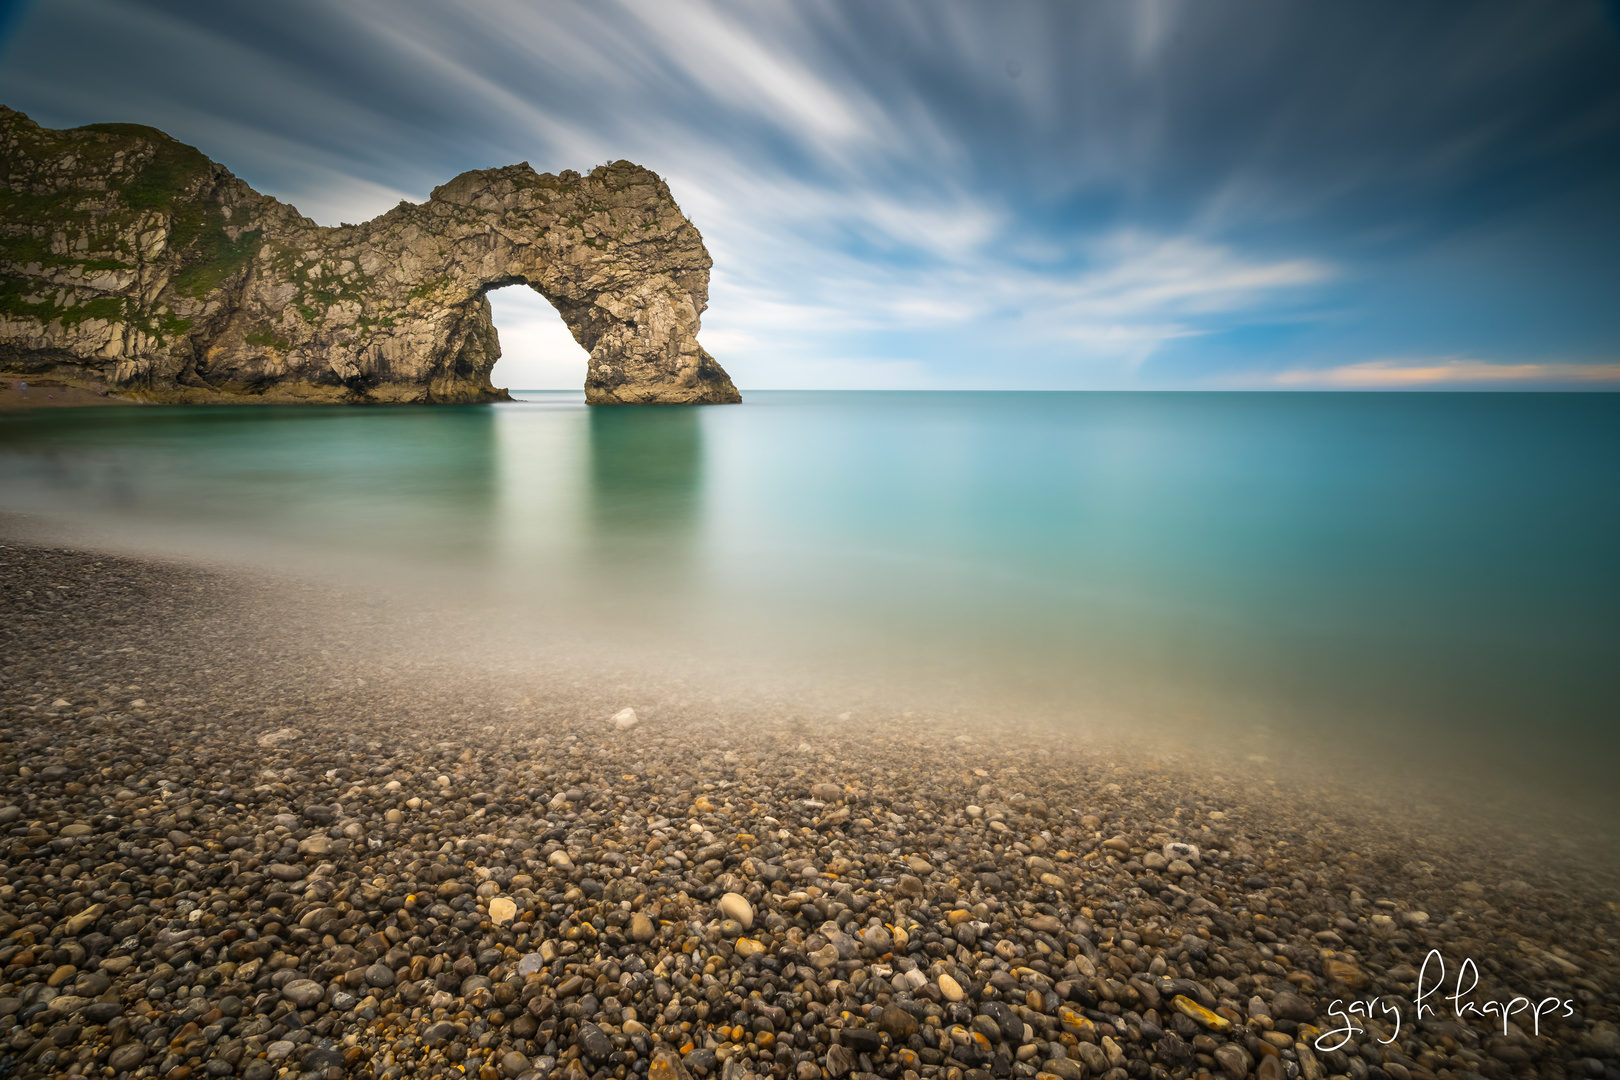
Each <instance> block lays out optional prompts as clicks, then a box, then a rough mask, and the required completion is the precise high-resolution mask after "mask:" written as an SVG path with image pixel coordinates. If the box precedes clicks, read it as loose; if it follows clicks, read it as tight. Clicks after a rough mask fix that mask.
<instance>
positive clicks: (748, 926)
mask: <svg viewBox="0 0 1620 1080" xmlns="http://www.w3.org/2000/svg"><path fill="white" fill-rule="evenodd" d="M718 907H719V909H720V914H721V916H722V917H724V918H727V919H731V920H733V921H734V922H736V923H737V924H738V925H739V926H741V927H742V928H743V929H744V930H752V929H753V927H754V908H753V905H751V904H750V903H749V902H748V900H747V899H746V898H744V897H743V896H741V895H740V894H738V893H734V892H728V893H726V894H725V895H724V896H722V897H720V903H719V905H718Z"/></svg>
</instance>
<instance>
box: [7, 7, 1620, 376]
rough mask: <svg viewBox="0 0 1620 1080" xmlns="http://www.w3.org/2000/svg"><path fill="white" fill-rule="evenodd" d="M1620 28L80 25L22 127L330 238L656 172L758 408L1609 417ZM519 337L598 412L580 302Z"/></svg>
mask: <svg viewBox="0 0 1620 1080" xmlns="http://www.w3.org/2000/svg"><path fill="white" fill-rule="evenodd" d="M1614 10H1615V9H1614V8H1613V6H1603V5H1599V4H1596V3H1586V2H1558V3H1551V4H1533V5H1526V4H1520V3H1473V4H1466V5H1464V4H1441V5H1417V6H1413V5H1409V4H1401V3H1393V2H1366V3H1356V4H1341V5H1326V4H1296V3H1280V2H1278V3H1246V2H1233V3H1220V4H1213V3H1193V2H1184V3H1175V2H1168V0H1138V2H1133V3H1129V4H1124V3H1115V2H1108V3H1074V2H1067V0H1066V2H1062V3H1051V4H1038V3H1021V4H1015V5H1007V4H967V3H937V2H916V3H901V2H893V3H884V4H870V3H860V2H846V3H824V4H815V5H808V4H793V3H758V2H750V3H735V4H726V3H683V2H669V0H658V2H656V3H632V4H617V3H606V2H602V3H597V2H593V3H545V4H534V3H524V2H518V0H489V2H483V3H479V4H476V5H449V4H439V3H427V2H414V0H386V2H385V0H351V2H348V3H344V4H341V5H331V4H323V3H314V2H310V0H292V2H288V3H281V4H275V5H263V4H247V3H241V2H236V0H230V2H224V3H221V2H217V0H210V2H207V3H202V2H184V0H173V2H166V3H157V2H141V0H43V2H38V3H34V4H23V5H21V6H20V7H19V6H18V5H8V8H7V11H6V12H5V14H4V15H0V35H3V36H0V50H3V51H0V101H3V102H5V103H6V104H8V105H11V106H12V107H14V108H18V109H21V110H23V111H25V112H27V113H28V114H29V115H30V116H32V117H33V118H34V119H36V120H38V121H39V122H41V123H43V124H45V125H47V126H52V127H64V126H73V125H78V124H83V123H89V122H93V121H109V120H119V121H135V122H142V123H148V124H152V125H155V126H158V127H160V128H163V129H164V130H166V131H168V132H170V133H172V134H174V135H175V136H176V137H178V138H180V139H182V140H184V141H187V142H190V143H192V144H194V145H196V146H198V147H199V148H201V149H202V150H203V151H204V152H206V153H207V154H209V155H210V156H211V157H213V158H215V159H216V160H218V161H221V162H223V163H225V164H226V165H228V166H229V167H230V168H231V169H232V170H233V171H235V172H236V173H237V174H238V175H240V176H242V177H243V178H244V179H246V180H247V181H249V182H250V183H252V184H253V185H254V186H255V187H257V188H259V189H260V190H262V191H265V192H267V193H270V194H273V195H275V196H277V197H278V198H281V199H284V200H286V201H289V202H292V203H294V204H295V205H297V206H298V207H299V208H300V209H301V210H302V211H304V212H305V213H306V214H309V215H311V216H312V217H314V218H316V219H317V220H318V221H321V222H323V223H325V224H337V223H338V222H340V221H343V220H348V221H357V220H361V219H365V218H369V217H372V216H374V215H376V214H378V213H381V212H382V211H384V210H386V209H387V208H388V207H390V206H391V205H393V204H394V203H395V202H397V201H398V200H400V199H410V200H421V199H424V198H425V197H426V196H427V194H428V192H429V191H430V190H431V188H432V187H433V186H434V185H436V184H438V183H442V182H443V181H445V180H447V179H448V178H450V177H451V176H453V175H455V174H456V173H458V172H461V171H463V170H466V169H469V168H482V167H488V166H492V165H501V164H508V163H512V162H516V161H522V160H527V161H529V162H531V163H532V164H533V165H534V166H535V167H536V168H537V169H540V170H541V171H558V170H562V169H566V168H575V169H581V170H585V169H589V168H591V167H592V166H594V165H597V164H600V163H602V162H604V161H608V160H612V159H618V158H628V159H630V160H633V161H635V162H637V163H639V164H642V165H645V166H647V167H649V168H651V169H654V170H656V171H658V172H659V173H660V174H662V175H664V176H665V177H666V178H667V179H668V180H669V182H670V185H671V188H672V190H673V192H674V194H675V196H676V198H677V200H678V201H679V202H680V204H681V206H682V208H683V209H684V210H685V211H686V212H687V213H688V215H689V216H690V217H691V218H692V220H693V221H694V222H695V223H696V224H697V225H698V227H699V228H700V229H701V230H702V231H703V233H704V236H705V237H706V239H707V242H708V245H709V248H710V251H711V252H712V254H713V255H714V258H715V262H716V267H715V273H714V283H713V289H712V294H711V306H710V311H709V313H708V315H707V317H706V320H705V330H704V333H703V343H704V344H705V345H706V346H707V347H708V349H709V350H710V351H711V352H712V353H714V354H715V356H716V357H717V358H718V359H719V360H720V361H721V363H722V364H724V365H725V366H726V367H727V369H728V370H729V371H730V372H731V373H732V374H733V376H734V378H735V379H736V381H737V382H738V384H739V385H741V386H742V387H744V388H745V389H747V388H750V387H754V388H769V387H789V388H790V387H802V388H821V387H845V388H856V389H873V388H1009V389H1017V388H1116V387H1124V388H1167V387H1182V388H1209V389H1230V388H1279V389H1295V388H1300V389H1312V388H1324V389H1347V390H1357V389H1381V388H1402V389H1425V388H1489V389H1502V388H1582V389H1610V388H1614V387H1616V386H1620V304H1615V303H1614V297H1615V295H1616V293H1617V289H1616V286H1617V284H1620V281H1617V276H1620V275H1617V270H1616V261H1615V258H1614V252H1615V251H1616V250H1620V203H1617V202H1616V200H1615V199H1614V197H1613V195H1614V192H1615V191H1617V190H1620V35H1617V33H1616V20H1615V18H1614ZM493 302H494V303H495V304H496V311H497V325H498V326H499V327H500V328H501V330H502V334H503V340H504V342H505V345H506V355H507V358H506V359H504V360H503V361H502V362H501V365H500V366H499V367H497V369H496V374H495V380H496V382H497V383H498V384H501V385H506V386H513V387H525V386H577V385H578V384H579V382H580V379H581V378H582V375H583V358H582V356H581V354H580V352H579V350H578V348H577V346H574V345H573V344H572V342H571V340H570V339H568V338H567V336H566V334H565V333H564V332H563V331H562V330H561V325H560V322H558V321H557V320H556V318H555V316H554V315H553V314H552V313H551V312H549V311H548V310H547V309H546V308H545V306H544V303H543V301H541V300H540V299H539V298H538V297H534V296H532V295H515V294H509V293H503V294H500V295H498V296H496V297H495V298H494V301H493Z"/></svg>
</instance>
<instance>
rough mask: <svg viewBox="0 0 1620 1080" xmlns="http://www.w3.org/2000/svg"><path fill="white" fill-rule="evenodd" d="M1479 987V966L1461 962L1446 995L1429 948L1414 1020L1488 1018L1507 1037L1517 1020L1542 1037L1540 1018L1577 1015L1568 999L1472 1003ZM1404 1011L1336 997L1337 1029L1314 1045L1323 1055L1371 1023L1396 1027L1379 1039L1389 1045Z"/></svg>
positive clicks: (1332, 1013) (1384, 1001)
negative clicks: (1445, 1016)
mask: <svg viewBox="0 0 1620 1080" xmlns="http://www.w3.org/2000/svg"><path fill="white" fill-rule="evenodd" d="M1478 986H1479V967H1478V965H1476V964H1475V963H1474V961H1473V960H1471V959H1466V958H1465V959H1464V960H1463V962H1462V964H1461V965H1460V966H1459V967H1458V968H1457V973H1456V978H1455V981H1454V982H1453V983H1452V984H1451V985H1450V987H1449V990H1450V992H1449V993H1447V992H1446V991H1447V989H1448V988H1447V985H1446V960H1445V957H1443V956H1441V955H1440V950H1439V949H1430V950H1429V955H1427V956H1425V957H1424V958H1423V967H1422V968H1421V969H1419V971H1418V978H1417V993H1416V995H1415V996H1414V997H1413V1000H1412V1002H1411V1005H1412V1006H1413V1007H1414V1008H1415V1010H1416V1016H1415V1017H1414V1019H1416V1020H1422V1019H1423V1018H1424V1017H1426V1016H1436V1017H1437V1016H1441V1015H1444V1014H1445V1013H1446V1012H1449V1014H1450V1015H1451V1016H1452V1017H1455V1018H1456V1019H1458V1020H1467V1019H1469V1018H1470V1017H1477V1018H1479V1019H1485V1018H1487V1017H1490V1018H1492V1026H1493V1027H1494V1026H1495V1025H1496V1024H1497V1023H1500V1024H1501V1027H1502V1034H1503V1035H1506V1034H1507V1033H1508V1023H1509V1021H1511V1020H1512V1019H1513V1018H1514V1017H1515V1016H1519V1017H1523V1018H1524V1019H1528V1020H1530V1021H1531V1026H1532V1028H1533V1029H1534V1031H1535V1033H1536V1034H1537V1035H1540V1034H1541V1021H1542V1020H1543V1019H1544V1018H1552V1017H1570V1016H1574V1015H1575V1002H1574V1000H1573V999H1570V998H1560V997H1545V998H1542V999H1541V1000H1540V1001H1539V1002H1537V1001H1531V1000H1530V999H1529V998H1527V997H1518V996H1515V997H1511V998H1508V999H1507V1000H1506V1001H1503V1000H1500V999H1497V1000H1487V1001H1475V1000H1473V996H1474V990H1475V988H1476V987H1478ZM1406 1006H1407V1003H1406V1002H1404V1001H1402V1000H1400V999H1398V998H1393V997H1389V996H1384V997H1373V998H1366V999H1352V1000H1348V1001H1347V1000H1345V999H1344V998H1334V999H1333V1004H1332V1005H1330V1006H1328V1011H1327V1015H1328V1018H1329V1019H1330V1020H1332V1021H1334V1023H1335V1026H1334V1027H1332V1028H1330V1029H1328V1030H1326V1031H1324V1032H1322V1033H1321V1034H1320V1035H1318V1036H1317V1037H1316V1039H1315V1040H1314V1042H1313V1043H1312V1045H1314V1046H1315V1047H1316V1049H1318V1050H1321V1051H1323V1052H1328V1051H1333V1050H1339V1049H1342V1048H1344V1047H1345V1046H1347V1045H1348V1044H1349V1043H1350V1041H1351V1039H1352V1038H1354V1036H1355V1035H1357V1034H1358V1033H1361V1032H1365V1031H1366V1030H1367V1028H1366V1024H1365V1021H1367V1020H1373V1019H1377V1020H1380V1021H1391V1022H1393V1023H1394V1025H1395V1027H1394V1030H1393V1031H1392V1032H1391V1034H1390V1036H1389V1038H1387V1039H1385V1038H1381V1037H1380V1038H1379V1039H1378V1041H1379V1042H1380V1043H1383V1044H1385V1045H1388V1044H1389V1043H1392V1042H1394V1041H1395V1040H1396V1039H1398V1038H1400V1034H1401V1021H1402V1015H1403V1014H1402V1010H1403V1008H1405V1007H1406Z"/></svg>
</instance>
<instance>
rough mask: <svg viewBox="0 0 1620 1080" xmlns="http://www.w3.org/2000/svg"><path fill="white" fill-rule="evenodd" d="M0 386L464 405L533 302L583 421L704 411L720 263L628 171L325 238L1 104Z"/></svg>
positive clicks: (194, 169)
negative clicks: (705, 326)
mask: <svg viewBox="0 0 1620 1080" xmlns="http://www.w3.org/2000/svg"><path fill="white" fill-rule="evenodd" d="M0 200H3V201H0V373H4V374H7V375H10V376H13V377H24V378H26V377H30V376H32V377H35V378H39V377H50V378H54V379H59V380H61V381H63V382H66V383H69V384H71V385H77V386H85V387H96V386H98V385H99V386H100V387H101V388H103V389H105V390H106V391H108V392H111V393H116V394H119V395H122V396H125V397H130V398H134V399H138V400H143V401H154V402H227V401H243V400H258V401H274V402H312V403H319V402H334V403H343V402H423V403H450V402H480V401H499V400H503V399H505V398H506V397H507V394H506V391H505V390H501V389H497V388H496V387H495V386H493V385H492V384H491V383H490V369H491V368H492V367H493V366H494V364H495V361H496V360H497V359H498V358H499V357H500V355H501V350H500V343H499V340H498V338H497V337H496V333H495V327H494V324H493V322H492V321H491V317H490V308H489V302H488V300H487V299H485V294H486V293H488V291H489V290H490V289H493V288H499V287H501V286H503V285H512V284H526V285H528V286H529V287H531V288H533V289H534V290H536V291H537V292H539V293H540V294H541V295H543V296H545V297H546V298H547V299H549V300H550V301H551V302H552V303H553V304H554V305H555V306H556V308H557V310H558V311H559V312H560V313H561V314H562V317H563V321H564V322H565V323H566V324H567V326H568V328H569V330H570V331H571V332H572V333H573V335H574V338H575V339H576V340H577V341H578V342H579V343H580V344H581V345H582V346H584V348H585V349H586V351H587V352H589V353H590V366H589V369H588V371H587V374H586V379H585V393H586V399H587V400H588V401H589V402H591V403H592V404H597V405H615V404H643V403H645V404H712V403H721V402H735V401H739V400H741V399H740V396H739V395H738V393H737V388H736V387H735V386H733V385H732V382H731V379H730V378H729V377H728V376H727V375H726V373H725V371H724V370H722V369H721V367H720V365H719V364H718V363H716V362H715V360H714V358H713V357H712V356H710V355H709V354H708V353H707V352H705V351H704V350H703V347H702V346H700V345H699V344H698V341H697V333H698V325H699V319H700V317H701V315H702V313H703V310H704V308H705V307H706V306H707V304H708V291H709V268H710V266H711V265H712V263H711V260H710V258H709V253H708V251H707V250H706V249H705V248H704V246H703V238H702V236H700V235H699V234H698V231H697V229H696V228H695V227H694V226H693V225H692V223H691V222H689V221H687V220H686V218H685V216H683V215H682V213H681V211H680V208H679V207H678V206H676V205H675V201H674V199H673V198H671V196H670V193H669V188H668V186H667V185H666V184H665V183H664V182H663V181H662V180H660V179H659V178H658V176H657V175H656V174H655V173H652V172H649V171H648V170H646V169H643V168H641V167H640V166H637V165H632V164H630V163H629V162H627V161H618V162H614V163H613V164H611V165H603V166H601V167H600V168H597V169H595V170H593V171H592V172H591V173H590V175H588V176H581V175H579V174H578V173H575V172H572V171H569V172H564V173H562V174H560V175H558V176H552V175H549V174H547V175H541V174H539V173H536V172H535V171H534V170H533V169H532V168H530V167H529V166H528V165H527V164H520V165H509V166H507V167H505V168H500V169H486V170H482V171H477V172H468V173H463V174H462V175H460V176H458V177H456V178H455V179H454V180H451V181H450V182H449V183H447V184H445V185H444V186H442V187H440V188H437V189H435V190H434V192H433V196H432V198H431V199H429V201H428V202H426V203H423V204H421V205H413V204H410V203H403V202H402V203H400V204H399V205H398V206H396V207H395V208H394V209H392V210H390V211H389V212H388V213H386V214H383V215H382V216H381V217H378V218H375V219H373V220H372V221H368V222H365V223H364V224H361V225H347V224H345V225H341V226H339V227H337V228H325V227H322V226H319V225H316V224H315V223H314V222H313V221H311V220H309V219H308V218H306V217H303V216H302V215H300V214H299V213H298V211H297V210H295V209H294V208H292V207H290V206H287V205H285V204H283V203H280V202H278V201H276V200H275V199H272V198H269V197H268V196H265V195H260V194H259V193H258V192H256V191H254V190H253V189H252V188H250V187H249V186H248V185H247V184H246V183H244V182H243V181H241V180H239V179H237V178H236V177H235V176H233V175H231V173H230V172H229V171H228V170H227V169H225V168H224V167H223V166H221V165H218V164H215V163H214V162H212V161H209V160H208V159H207V158H206V157H204V156H203V155H202V154H201V153H200V152H199V151H197V150H195V149H193V148H192V147H189V146H186V145H184V144H182V143H179V142H176V141H175V140H174V139H171V138H170V137H169V136H167V135H165V134H163V133H162V132H160V131H158V130H156V129H155V128H148V127H141V126H138V125H133V124H93V125H90V126H89V127H83V128H74V129H72V130H68V131H51V130H48V129H44V128H41V127H39V125H37V124H35V123H34V122H33V121H31V120H29V119H28V117H26V116H24V115H23V114H22V113H19V112H15V111H13V110H11V109H7V108H5V107H4V106H0Z"/></svg>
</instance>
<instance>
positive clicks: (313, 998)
mask: <svg viewBox="0 0 1620 1080" xmlns="http://www.w3.org/2000/svg"><path fill="white" fill-rule="evenodd" d="M366 975H367V977H368V978H369V977H370V975H371V972H370V970H369V969H368V970H367V972H366ZM281 996H282V997H284V998H286V999H287V1000H288V1001H290V1002H292V1003H293V1004H294V1005H296V1006H298V1007H299V1008H300V1009H307V1008H309V1007H310V1006H312V1005H314V1004H315V1003H316V1002H317V1001H320V1000H321V999H322V998H323V997H325V996H326V987H324V986H322V985H321V984H320V983H318V982H315V981H314V980H312V979H293V980H292V981H290V982H288V983H286V984H285V985H283V986H282V988H281Z"/></svg>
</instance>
